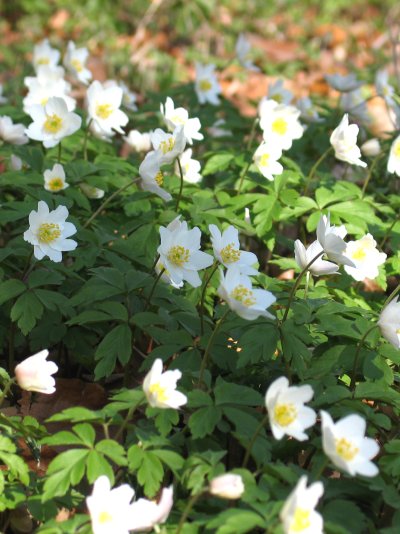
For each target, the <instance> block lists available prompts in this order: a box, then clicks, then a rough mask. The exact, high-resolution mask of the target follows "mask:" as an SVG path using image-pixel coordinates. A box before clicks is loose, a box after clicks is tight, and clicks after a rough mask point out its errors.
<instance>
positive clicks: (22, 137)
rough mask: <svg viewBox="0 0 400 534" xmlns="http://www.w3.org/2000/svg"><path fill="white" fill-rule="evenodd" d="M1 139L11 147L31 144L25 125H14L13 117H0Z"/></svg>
mask: <svg viewBox="0 0 400 534" xmlns="http://www.w3.org/2000/svg"><path fill="white" fill-rule="evenodd" d="M0 139H2V140H3V141H5V142H6V143H10V144H11V145H25V144H26V143H28V142H29V139H28V137H27V136H26V134H25V125H24V124H14V123H13V121H12V119H11V117H7V116H3V117H0Z"/></svg>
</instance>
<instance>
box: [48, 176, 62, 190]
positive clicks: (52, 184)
mask: <svg viewBox="0 0 400 534" xmlns="http://www.w3.org/2000/svg"><path fill="white" fill-rule="evenodd" d="M47 186H48V188H49V189H50V191H60V189H62V188H63V187H64V181H63V179H62V178H52V179H51V180H49V182H48V184H47Z"/></svg>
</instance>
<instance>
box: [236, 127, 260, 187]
mask: <svg viewBox="0 0 400 534" xmlns="http://www.w3.org/2000/svg"><path fill="white" fill-rule="evenodd" d="M258 123H259V118H258V117H256V118H255V119H254V121H253V124H252V126H251V130H250V137H249V140H248V141H247V146H246V149H247V150H250V148H251V145H252V144H253V141H254V137H255V135H256V126H257V124H258ZM252 163H253V159H251V160H250V161H249V163H248V164H247V165H246V167H244V168H243V170H242V172H241V173H240V180H239V186H238V190H237V193H236V194H237V195H239V194H240V191H241V190H242V186H243V181H244V179H245V177H246V176H247V173H248V171H249V169H250V165H251V164H252Z"/></svg>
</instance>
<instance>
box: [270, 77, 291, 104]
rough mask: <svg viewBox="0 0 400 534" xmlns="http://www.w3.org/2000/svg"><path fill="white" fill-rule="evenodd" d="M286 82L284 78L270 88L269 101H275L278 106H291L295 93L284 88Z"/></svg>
mask: <svg viewBox="0 0 400 534" xmlns="http://www.w3.org/2000/svg"><path fill="white" fill-rule="evenodd" d="M284 83H285V82H284V81H283V80H282V78H279V80H276V82H275V83H273V84H271V85H270V86H269V87H268V95H267V99H269V100H271V99H272V100H275V102H278V104H290V102H291V101H292V100H293V93H292V92H291V91H289V90H288V89H285V87H284Z"/></svg>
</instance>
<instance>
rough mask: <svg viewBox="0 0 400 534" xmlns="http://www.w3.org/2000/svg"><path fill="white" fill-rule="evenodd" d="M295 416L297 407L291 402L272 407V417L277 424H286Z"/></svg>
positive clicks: (291, 421)
mask: <svg viewBox="0 0 400 534" xmlns="http://www.w3.org/2000/svg"><path fill="white" fill-rule="evenodd" d="M296 417H297V409H296V407H295V406H294V405H293V404H277V405H276V406H275V408H274V418H275V421H276V422H277V423H278V425H279V426H288V425H290V423H293V421H294V420H295V419H296Z"/></svg>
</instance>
